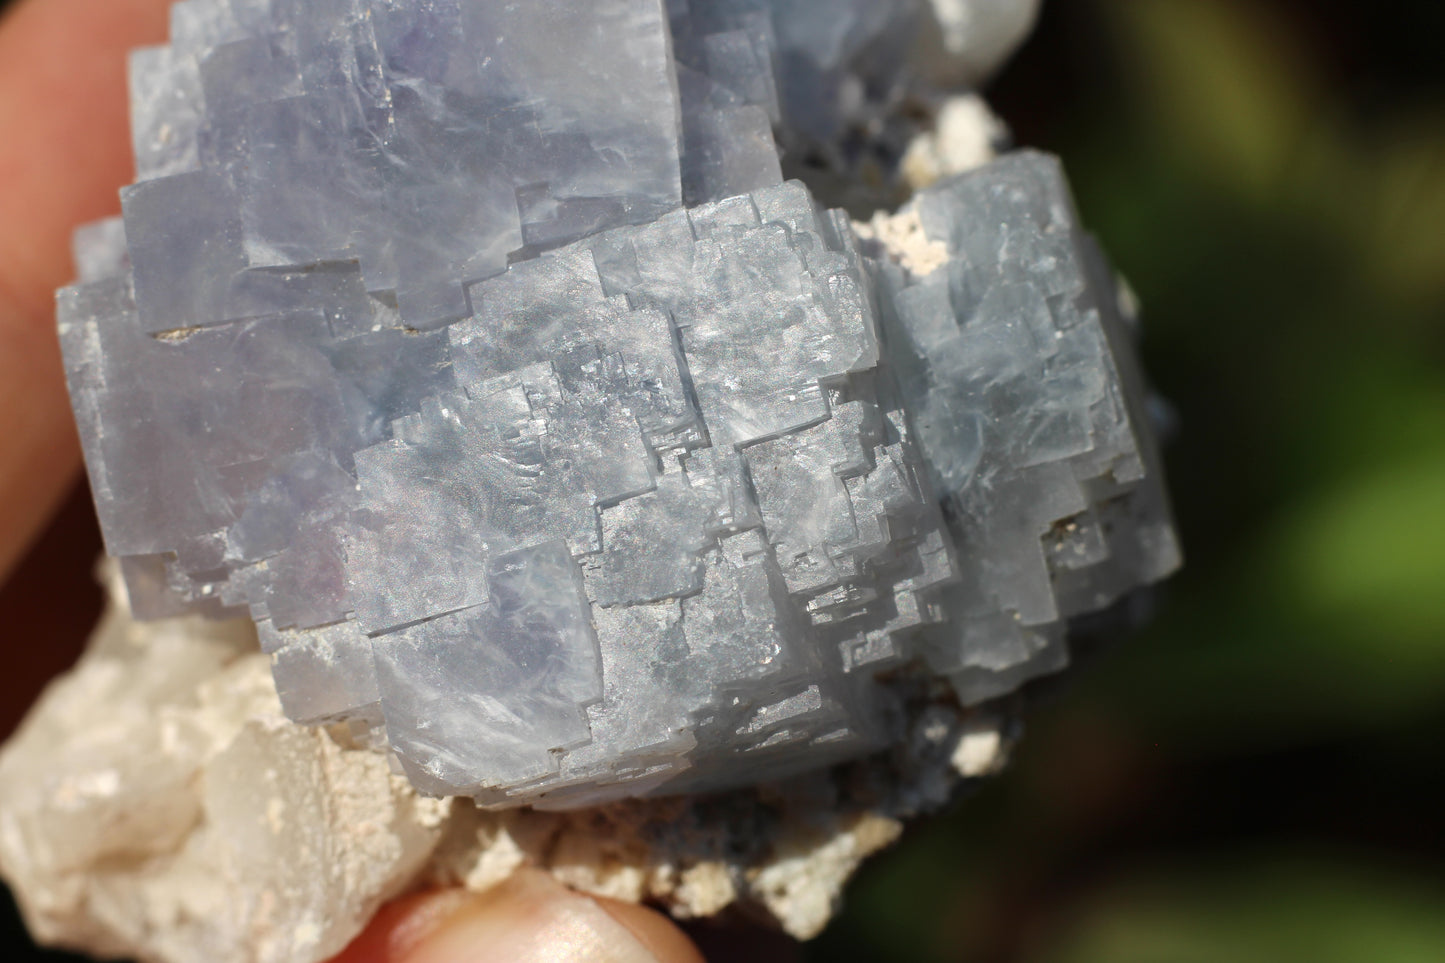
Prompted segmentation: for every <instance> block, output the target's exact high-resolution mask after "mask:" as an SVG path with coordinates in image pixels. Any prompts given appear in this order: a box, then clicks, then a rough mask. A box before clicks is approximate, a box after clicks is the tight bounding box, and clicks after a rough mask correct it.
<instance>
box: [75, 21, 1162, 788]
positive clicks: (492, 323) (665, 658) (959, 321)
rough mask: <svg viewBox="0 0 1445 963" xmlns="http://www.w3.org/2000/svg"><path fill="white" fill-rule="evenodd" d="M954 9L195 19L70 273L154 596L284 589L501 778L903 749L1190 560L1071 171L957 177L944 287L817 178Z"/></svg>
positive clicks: (304, 689) (292, 626)
mask: <svg viewBox="0 0 1445 963" xmlns="http://www.w3.org/2000/svg"><path fill="white" fill-rule="evenodd" d="M921 18H922V14H921V4H920V3H919V2H909V0H886V2H885V0H810V2H788V0H668V2H666V3H664V2H662V0H586V2H582V0H529V2H526V3H516V2H501V0H188V2H184V3H179V4H177V5H176V6H175V8H174V14H173V21H172V42H171V44H170V45H169V46H164V47H155V48H150V49H145V50H140V51H137V52H136V54H135V55H134V60H133V64H132V67H133V71H132V73H133V77H132V86H133V95H134V98H133V99H134V129H135V147H136V156H137V163H138V169H139V179H138V181H137V183H136V184H135V185H134V186H131V187H129V188H127V189H126V190H125V191H124V193H123V202H124V217H123V218H122V219H117V220H115V221H110V222H105V223H102V224H98V225H93V226H91V227H88V228H85V229H83V230H82V232H81V234H80V236H79V240H78V251H79V254H80V258H79V260H80V264H81V279H80V282H79V283H78V284H76V285H75V286H73V287H70V288H67V289H65V290H64V291H62V292H61V293H60V296H59V303H60V332H61V337H62V340H63V343H64V350H65V358H66V366H67V372H68V376H69V383H70V391H71V395H72V399H73V401H74V406H75V411H76V415H77V418H78V419H79V422H80V427H81V433H82V437H83V439H84V443H85V450H86V460H87V464H88V466H89V471H90V478H91V483H92V486H93V489H94V492H95V498H96V503H97V505H98V508H99V512H100V518H101V522H102V525H103V528H104V533H105V539H106V546H107V549H108V550H109V552H110V553H111V554H112V555H114V556H117V557H118V558H119V559H120V564H121V566H122V569H123V572H124V575H125V578H126V582H127V585H128V587H129V591H130V596H131V602H132V605H133V607H134V609H135V611H136V613H137V614H138V615H140V616H142V617H161V616H166V615H173V614H178V613H181V612H188V611H201V612H205V613H209V614H213V615H220V614H231V613H233V611H247V612H249V614H250V615H251V617H253V618H254V619H255V621H256V624H257V627H258V629H259V632H260V636H261V639H262V643H263V646H264V647H265V649H266V650H267V651H268V652H270V653H271V654H272V657H273V659H274V668H275V677H276V683H277V687H278V689H279V691H280V695H281V699H282V702H283V704H284V706H285V709H286V711H287V713H288V714H289V715H290V716H291V717H292V718H294V719H296V720H298V721H301V722H307V723H321V722H337V721H350V722H351V723H352V724H353V727H354V728H355V730H356V731H357V732H358V733H359V734H362V735H364V736H365V737H367V738H370V739H371V740H373V741H374V742H375V744H376V745H378V746H389V748H390V751H391V752H393V753H394V755H395V758H396V760H397V761H398V762H399V764H400V765H401V766H402V767H403V768H404V769H405V771H406V772H407V774H408V775H409V776H410V777H411V779H412V780H413V781H414V782H415V784H416V785H417V786H418V787H419V788H421V789H422V790H424V791H427V792H432V793H438V794H462V795H471V796H475V797H476V798H477V799H478V800H479V801H480V802H482V803H483V804H485V805H502V806H505V805H516V804H521V803H534V804H540V805H544V806H554V807H565V806H576V805H584V804H591V803H594V802H598V801H602V800H606V799H611V798H616V797H619V796H627V795H638V794H646V793H654V792H675V791H682V790H689V791H692V790H702V789H709V788H715V787H721V786H727V785H735V784H738V783H744V782H752V781H756V780H759V779H764V778H772V777H776V776H780V775H786V774H788V773H790V772H793V771H797V770H802V769H806V768H811V767H816V766H821V765H826V764H829V763H832V762H835V761H838V760H841V759H845V758H849V757H853V756H857V755H860V754H863V753H866V752H870V751H874V750H876V749H877V748H879V747H881V746H885V745H887V744H888V743H889V742H890V741H891V740H893V739H895V738H896V737H897V735H896V734H897V731H898V722H897V719H898V715H899V709H900V702H901V698H902V697H901V695H900V687H901V685H902V682H901V681H900V680H909V679H913V680H916V679H917V678H919V677H921V676H923V675H935V676H938V677H941V678H942V679H946V680H947V682H948V683H951V686H952V689H953V690H954V691H955V692H956V694H957V698H958V699H959V700H961V701H962V702H963V703H964V704H972V703H976V702H980V701H983V700H987V699H990V698H994V697H997V696H999V695H1002V694H1005V693H1008V692H1010V691H1012V690H1013V689H1015V688H1017V687H1018V686H1019V685H1020V684H1022V683H1023V682H1025V681H1026V680H1028V679H1030V678H1032V677H1035V676H1038V675H1039V674H1041V673H1045V672H1050V671H1053V670H1056V669H1059V668H1060V667H1062V666H1063V665H1064V664H1065V662H1066V659H1067V654H1066V649H1065V646H1064V633H1065V628H1066V626H1067V625H1068V623H1069V621H1070V620H1071V619H1074V618H1076V617H1078V616H1081V615H1085V614H1088V613H1092V612H1096V611H1098V610H1100V609H1103V608H1105V607H1107V606H1110V605H1111V604H1112V603H1114V602H1115V601H1117V600H1119V599H1120V598H1121V597H1123V596H1124V595H1125V594H1126V593H1129V592H1130V591H1131V590H1134V589H1136V588H1139V587H1140V586H1143V585H1146V584H1147V583H1150V582H1153V581H1156V580H1158V579H1160V578H1161V577H1163V576H1164V575H1166V574H1168V573H1169V572H1170V571H1171V570H1172V569H1173V568H1175V567H1176V565H1177V564H1178V559H1179V555H1178V549H1177V546H1176V541H1175V536H1174V533H1173V530H1172V527H1171V524H1170V519H1169V514H1168V508H1167V505H1166V501H1165V497H1164V494H1163V490H1162V487H1161V478H1160V471H1159V464H1158V460H1157V457H1156V455H1155V453H1154V450H1153V443H1152V441H1151V439H1150V437H1149V434H1148V425H1147V421H1146V419H1145V418H1144V417H1143V414H1142V404H1143V401H1144V400H1145V391H1144V388H1143V386H1142V385H1141V382H1140V378H1139V375H1138V372H1137V371H1136V369H1135V366H1134V358H1133V355H1132V349H1131V331H1130V324H1131V322H1130V320H1129V319H1128V317H1126V315H1125V314H1124V313H1123V312H1121V310H1120V305H1119V303H1118V302H1117V301H1116V285H1115V281H1114V279H1113V277H1112V275H1111V273H1110V271H1109V269H1108V267H1107V265H1106V264H1105V262H1104V260H1103V258H1102V257H1101V255H1100V254H1099V252H1098V250H1097V249H1096V248H1095V246H1094V244H1093V243H1092V241H1091V240H1090V239H1089V238H1088V237H1087V236H1086V235H1085V234H1083V233H1082V232H1081V230H1080V229H1079V227H1078V223H1077V220H1076V217H1075V214H1074V211H1073V208H1072V205H1071V201H1070V199H1069V196H1068V190H1067V187H1066V185H1065V182H1064V179H1063V177H1062V174H1061V172H1060V169H1059V165H1058V163H1057V162H1056V161H1055V160H1054V159H1053V158H1050V157H1048V156H1045V155H1042V154H1037V153H1032V152H1015V153H1009V154H1005V155H1004V156H1003V157H1002V158H1000V159H999V160H997V161H995V162H993V163H991V164H989V165H987V166H985V167H983V168H980V169H977V170H975V171H974V172H972V173H968V174H966V175H964V176H961V177H958V178H956V179H954V180H951V181H948V182H945V183H943V184H941V185H939V186H936V187H934V188H932V189H929V190H927V191H924V192H922V193H920V194H918V195H917V196H915V197H914V198H913V199H912V200H911V201H910V202H909V207H908V209H906V210H905V211H904V215H905V216H907V217H916V218H917V222H916V223H918V224H920V225H921V227H922V233H923V237H922V242H923V243H925V244H926V245H927V246H928V247H929V248H930V250H932V251H934V252H935V254H936V257H934V259H933V262H932V263H930V264H929V265H928V266H927V268H926V269H924V268H920V267H918V266H917V265H916V264H915V265H914V267H913V269H912V270H909V269H907V268H905V267H904V266H903V263H907V262H906V260H905V261H904V262H903V263H900V262H899V260H898V259H896V258H892V257H889V256H888V251H887V250H885V249H884V248H883V247H882V246H880V245H878V244H876V243H871V244H867V245H865V244H863V243H860V241H859V239H858V237H857V236H856V235H855V233H854V231H853V229H852V227H851V224H850V221H849V219H848V218H847V216H845V215H844V214H842V213H841V212H840V211H837V210H826V209H824V208H822V207H821V206H820V205H819V203H818V202H817V201H815V199H814V197H813V196H812V194H810V191H809V189H808V188H807V187H805V186H804V185H803V184H802V183H800V182H798V181H785V180H784V179H783V173H782V166H781V163H780V159H779V158H780V150H779V146H778V145H779V144H782V145H783V146H784V147H785V148H786V149H787V150H788V151H790V152H793V154H794V155H795V156H796V155H799V154H806V153H807V152H809V151H813V150H822V149H823V147H826V146H828V145H832V146H833V147H834V148H836V146H837V145H838V144H839V143H841V142H843V140H845V139H846V135H847V133H848V130H847V128H848V124H849V111H854V112H855V113H856V111H857V110H858V109H859V104H860V103H863V104H864V105H865V106H866V105H867V104H870V103H871V104H873V105H874V106H877V104H878V103H880V102H884V101H887V99H888V97H889V96H890V90H891V88H890V87H889V84H890V83H891V82H892V80H891V78H894V77H897V76H904V75H905V74H906V71H905V70H904V69H903V68H904V63H903V59H902V58H904V57H906V52H907V49H908V41H909V40H910V38H911V37H912V36H913V35H914V34H915V33H916V31H917V30H918V29H920V21H921ZM860 91H861V93H860ZM860 98H861V100H860ZM870 98H871V100H870ZM834 154H835V155H836V154H837V151H836V150H834Z"/></svg>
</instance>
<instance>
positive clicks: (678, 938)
mask: <svg viewBox="0 0 1445 963" xmlns="http://www.w3.org/2000/svg"><path fill="white" fill-rule="evenodd" d="M332 963H703V959H702V955H701V954H699V953H698V951H697V949H696V948H695V947H694V946H693V945H692V943H691V942H690V941H689V940H688V939H687V937H686V936H684V935H683V933H682V931H681V930H679V929H678V928H677V927H676V926H675V925H673V924H672V922H671V921H669V920H667V919H666V918H664V917H663V916H662V915H661V914H659V913H657V912H654V911H653V910H650V909H647V908H645V907H640V906H633V905H630V904H626V903H619V902H616V901H613V900H596V899H592V898H591V897H588V896H583V895H581V894H578V893H575V892H573V891H572V890H569V889H567V888H566V887H564V886H562V885H560V884H558V883H557V882H555V881H554V880H553V879H552V878H551V877H550V876H548V875H546V874H545V873H542V872H539V871H537V870H521V871H519V872H517V873H515V874H513V876H512V878H511V879H509V880H507V881H506V882H505V883H503V884H501V885H499V886H497V887H494V888H493V889H490V890H488V891H487V892H485V893H481V894H471V893H466V892H463V891H461V890H443V891H440V892H436V893H427V894H422V895H419V896H413V897H410V898H407V899H404V900H401V901H398V902H396V903H393V904H392V905H391V906H388V907H386V908H385V909H383V910H382V911H381V912H380V913H379V914H377V917H376V919H375V920H373V921H372V923H371V925H370V926H368V927H367V929H366V931H365V932H364V933H362V935H361V936H359V937H358V938H357V939H356V940H355V941H354V942H353V943H352V944H351V945H350V946H349V947H347V949H346V950H345V951H344V952H342V953H341V955H340V956H337V957H336V958H335V959H334V960H333V961H332Z"/></svg>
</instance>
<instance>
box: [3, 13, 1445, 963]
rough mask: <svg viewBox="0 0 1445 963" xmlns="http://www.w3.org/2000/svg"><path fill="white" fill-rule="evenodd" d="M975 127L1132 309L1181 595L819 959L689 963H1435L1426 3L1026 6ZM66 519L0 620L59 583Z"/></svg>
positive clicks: (1437, 646)
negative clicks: (1065, 198)
mask: <svg viewBox="0 0 1445 963" xmlns="http://www.w3.org/2000/svg"><path fill="white" fill-rule="evenodd" d="M989 96H990V99H991V100H992V102H993V104H994V106H995V108H996V109H997V110H998V111H999V112H1000V113H1001V114H1002V115H1003V116H1004V117H1005V118H1006V119H1007V120H1008V121H1009V122H1010V124H1011V125H1012V127H1013V129H1014V131H1015V133H1016V135H1017V139H1018V141H1019V142H1020V143H1024V144H1032V145H1036V146H1040V147H1043V148H1046V149H1049V150H1052V151H1055V152H1057V153H1059V154H1061V155H1062V156H1063V157H1064V159H1065V162H1066V165H1067V167H1068V169H1069V171H1070V174H1071V176H1072V178H1073V181H1074V185H1075V190H1076V192H1077V195H1078V200H1079V204H1080V207H1081V209H1082V211H1083V214H1084V217H1085V220H1086V221H1087V222H1088V223H1089V225H1090V226H1091V227H1092V228H1093V229H1094V230H1095V231H1096V232H1097V233H1098V234H1099V235H1100V237H1101V238H1102V240H1103V242H1104V245H1105V247H1106V248H1107V249H1108V250H1109V251H1110V253H1111V254H1112V256H1113V258H1114V260H1115V263H1116V265H1117V266H1118V267H1119V268H1120V269H1121V270H1122V271H1123V272H1124V273H1125V274H1126V275H1127V276H1128V277H1129V279H1130V281H1131V282H1132V284H1133V286H1134V288H1135V289H1136V290H1137V292H1138V293H1139V295H1140V297H1141V299H1142V301H1143V303H1144V307H1145V343H1144V346H1143V348H1144V353H1145V355H1146V360H1147V364H1148V368H1149V370H1150V372H1151V373H1152V375H1153V378H1154V380H1155V382H1156V384H1157V385H1158V386H1159V387H1160V389H1161V390H1162V391H1163V392H1164V393H1165V394H1166V395H1167V396H1168V397H1169V398H1170V399H1171V401H1172V402H1173V403H1174V405H1175V407H1176V409H1177V411H1178V413H1179V423H1180V430H1179V433H1178V435H1177V437H1176V438H1175V439H1174V441H1173V442H1172V444H1171V446H1170V448H1169V450H1168V461H1169V470H1170V483H1171V488H1172V490H1173V492H1174V496H1175V500H1176V508H1177V511H1178V517H1179V522H1180V525H1181V527H1182V529H1183V535H1184V544H1185V549H1186V552H1187V555H1188V561H1187V565H1186V569H1185V571H1184V572H1183V573H1182V574H1181V575H1180V576H1179V577H1178V578H1177V579H1175V580H1174V581H1173V582H1172V583H1171V584H1170V585H1169V586H1168V587H1167V589H1166V590H1165V591H1164V592H1163V593H1162V594H1161V595H1160V598H1159V603H1160V604H1159V614H1158V617H1157V618H1156V619H1155V621H1154V622H1153V623H1152V624H1151V625H1150V626H1149V627H1148V628H1147V629H1146V630H1144V631H1142V632H1141V633H1139V634H1137V635H1135V636H1134V637H1132V638H1129V639H1123V640H1119V641H1118V642H1117V643H1116V644H1114V645H1111V646H1109V647H1107V648H1105V649H1104V650H1103V651H1101V652H1098V653H1094V654H1093V655H1092V656H1091V657H1090V658H1088V659H1086V660H1084V661H1083V664H1081V665H1080V666H1079V668H1078V671H1077V672H1075V673H1073V674H1072V675H1071V676H1070V677H1069V678H1067V679H1066V680H1065V682H1064V684H1060V685H1047V686H1045V687H1044V688H1043V689H1042V690H1041V691H1039V692H1037V693H1036V694H1035V696H1036V697H1035V698H1034V704H1033V706H1032V709H1031V711H1030V713H1029V716H1028V719H1027V731H1026V734H1025V739H1024V741H1023V742H1022V744H1021V745H1020V747H1019V749H1018V752H1017V754H1016V756H1015V759H1014V762H1013V765H1012V766H1011V768H1010V769H1009V771H1008V772H1007V773H1006V774H1005V775H1004V776H1002V777H1000V778H998V779H995V780H993V781H991V782H989V783H988V784H987V785H985V786H983V787H982V788H980V790H979V791H978V792H977V793H976V794H974V795H972V796H971V797H970V798H968V799H966V800H964V801H962V802H961V803H960V805H958V806H957V807H956V808H955V809H954V810H953V811H951V812H949V813H946V814H943V815H941V816H938V817H935V818H933V819H930V820H926V821H924V822H922V823H920V824H918V825H917V826H915V827H913V828H912V830H911V831H910V833H909V834H908V835H907V836H906V837H905V839H904V841H903V843H901V844H900V845H899V846H897V847H895V848H894V849H893V850H891V851H889V852H888V853H886V854H884V855H883V856H881V857H878V858H877V859H876V860H875V861H874V862H873V863H871V864H870V865H869V866H867V867H866V868H865V870H864V871H863V873H862V874H861V876H860V878H859V879H858V881H857V882H856V883H855V885H854V886H853V887H852V888H851V890H850V891H849V893H848V901H847V906H846V910H845V912H844V914H843V915H842V916H841V918H840V919H839V920H838V921H837V922H836V923H835V924H834V925H833V926H832V927H831V928H830V929H829V931H828V932H827V933H826V934H825V935H824V936H823V937H821V938H820V939H818V940H817V941H815V942H813V943H811V944H809V945H808V946H806V947H804V948H803V949H802V950H801V951H797V950H795V949H793V948H791V947H789V946H787V945H785V944H784V943H783V941H779V945H778V947H777V948H776V949H775V950H767V949H759V948H757V947H750V948H749V949H748V950H747V951H746V954H745V955H744V953H743V952H742V951H739V950H735V949H729V947H728V943H729V941H730V940H732V939H733V938H732V937H730V936H729V935H727V934H724V933H717V932H714V931H711V930H707V929H703V930H700V931H699V938H700V939H701V940H702V941H703V942H704V943H705V945H707V946H709V947H710V948H711V949H712V952H713V956H712V959H714V960H715V961H719V963H726V961H728V960H731V959H746V960H748V961H749V963H766V960H768V959H771V958H776V959H779V960H782V959H799V958H801V959H804V960H807V961H908V963H955V961H966V963H974V961H983V963H995V961H997V963H1256V961H1259V963H1296V961H1298V963H1336V961H1338V963H1417V961H1418V963H1440V961H1445V832H1442V826H1445V779H1442V778H1441V772H1442V768H1445V751H1442V745H1445V2H1441V0H1374V2H1370V3H1363V2H1362V3H1355V4H1337V3H1328V4H1326V3H1319V2H1305V0H1298V2H1289V0H1045V4H1044V12H1043V17H1042V21H1041V23H1040V27H1039V30H1038V32H1037V33H1036V34H1035V36H1034V38H1033V39H1032V40H1031V41H1030V43H1029V45H1028V46H1027V47H1025V48H1024V50H1023V51H1022V52H1021V54H1020V55H1019V56H1018V58H1017V59H1016V60H1015V61H1014V62H1013V63H1012V65H1011V66H1010V67H1009V68H1008V69H1007V70H1006V72H1005V73H1004V74H1003V75H1002V76H1001V77H1000V78H999V79H998V81H997V82H996V83H995V84H994V85H993V87H992V88H991V90H990V91H989ZM88 512H89V509H88V506H87V504H86V500H85V498H84V496H83V494H82V495H80V496H78V497H77V499H76V500H75V501H73V503H72V505H71V507H70V508H69V509H68V510H67V513H66V515H65V516H63V517H62V519H61V520H60V521H59V522H58V523H57V526H56V528H55V529H54V530H53V532H52V533H51V535H50V536H48V537H47V539H46V541H45V542H43V543H42V544H41V545H40V546H39V547H38V548H37V549H36V555H35V556H34V557H33V559H32V562H31V563H30V565H29V566H28V567H27V568H26V569H25V570H23V571H22V572H21V575H20V576H19V577H18V578H17V579H16V580H15V581H14V582H12V584H11V585H10V586H9V587H8V588H7V589H6V591H5V593H4V595H3V597H0V607H5V608H6V609H7V611H14V610H15V608H14V607H15V606H17V605H21V604H25V603H23V602H22V600H23V599H24V598H25V597H26V596H27V594H29V590H28V589H27V584H28V583H29V581H30V580H32V579H36V578H39V577H40V575H38V574H35V573H39V572H43V571H49V570H50V569H53V568H54V567H55V566H56V565H61V564H65V565H71V566H74V567H75V568H76V570H77V572H80V573H82V574H81V575H77V576H76V577H77V578H81V577H83V572H84V570H85V569H86V568H88V566H89V564H90V562H89V558H88V557H85V558H81V559H80V560H79V561H75V560H73V559H72V560H70V561H61V558H62V549H63V547H64V545H65V544H66V540H67V539H70V540H74V539H75V538H77V537H91V538H93V534H90V532H91V529H90V528H89V526H90V525H91V524H92V523H90V522H89V515H88ZM77 532H78V533H79V535H77ZM64 558H66V559H70V558H71V556H70V555H65V556H64ZM47 566H49V568H47ZM91 604H93V602H92V601H86V602H84V604H80V603H77V605H76V606H72V608H73V609H74V611H73V612H70V613H68V615H67V617H73V619H74V620H75V621H76V622H77V624H78V625H81V626H83V625H84V624H85V623H86V622H87V621H88V619H89V618H90V615H91V614H92V613H91V612H90V611H89V610H88V609H86V608H85V606H86V605H91ZM36 671H40V670H36ZM18 709H19V707H16V711H18ZM6 925H8V926H9V927H10V928H11V930H12V931H14V929H15V927H16V925H17V924H16V923H15V922H14V921H13V919H12V920H10V921H9V922H8V923H7V924H6ZM20 939H22V938H20V937H18V936H17V937H16V940H20ZM16 940H6V941H5V945H7V946H13V945H15V942H16ZM770 954H772V955H770ZM37 958H49V957H48V955H46V956H45V957H40V956H37Z"/></svg>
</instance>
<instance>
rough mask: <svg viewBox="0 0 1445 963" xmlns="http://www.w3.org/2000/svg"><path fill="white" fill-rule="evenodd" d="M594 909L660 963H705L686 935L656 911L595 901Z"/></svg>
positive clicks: (613, 901)
mask: <svg viewBox="0 0 1445 963" xmlns="http://www.w3.org/2000/svg"><path fill="white" fill-rule="evenodd" d="M597 905H598V906H601V907H602V909H603V910H605V911H606V912H607V914H608V915H609V916H611V917H612V918H613V919H614V920H616V921H617V922H619V923H621V924H622V925H623V926H624V927H626V928H627V930H628V932H630V933H631V934H632V935H633V936H634V937H635V938H636V939H637V941H638V942H639V943H641V944H642V945H643V946H644V947H646V948H647V950H648V951H649V952H650V953H652V954H653V956H655V957H656V958H657V959H658V960H660V961H662V963H705V961H704V960H703V958H702V954H701V953H700V952H698V949H697V947H696V946H694V945H693V942H692V940H690V939H688V937H687V934H686V933H684V932H683V931H682V930H680V929H679V928H678V926H677V924H676V923H674V922H673V921H672V920H670V919H668V918H667V917H666V916H663V915H662V914H661V913H659V912H658V911H657V910H655V909H652V908H650V907H647V906H639V905H637V904H636V903H624V902H622V901H621V900H615V899H598V900H597Z"/></svg>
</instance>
